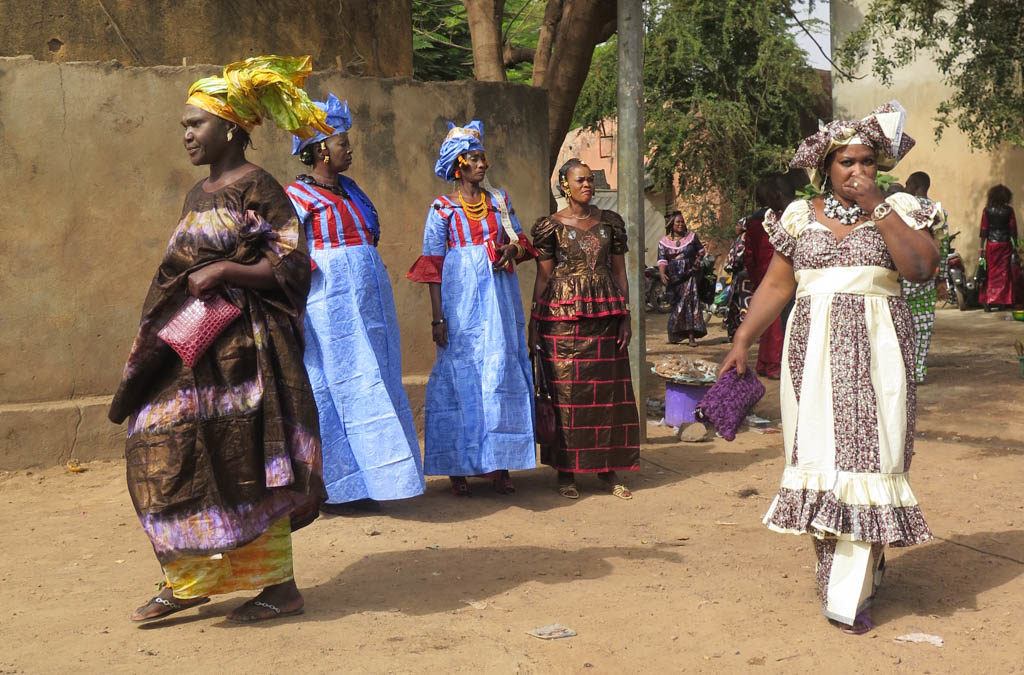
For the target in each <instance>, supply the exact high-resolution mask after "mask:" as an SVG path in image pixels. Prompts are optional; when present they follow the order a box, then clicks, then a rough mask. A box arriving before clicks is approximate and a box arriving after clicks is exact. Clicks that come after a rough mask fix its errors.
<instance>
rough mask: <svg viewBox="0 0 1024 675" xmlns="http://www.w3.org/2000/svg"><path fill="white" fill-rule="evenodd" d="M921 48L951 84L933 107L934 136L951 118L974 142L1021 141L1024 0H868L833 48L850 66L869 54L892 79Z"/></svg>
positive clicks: (876, 69) (875, 68)
mask: <svg viewBox="0 0 1024 675" xmlns="http://www.w3.org/2000/svg"><path fill="white" fill-rule="evenodd" d="M922 51H925V52H927V53H928V55H929V57H930V58H932V59H934V62H935V65H936V67H937V68H938V70H939V73H940V74H941V76H942V79H943V81H944V82H945V83H946V84H947V85H948V86H949V87H950V88H951V89H952V92H951V94H950V96H949V98H947V99H946V100H945V101H943V102H942V103H941V104H940V105H939V108H938V110H937V111H936V117H935V121H936V122H937V123H938V124H937V126H936V128H935V137H936V140H938V139H941V138H942V132H943V131H944V130H945V129H947V128H949V127H950V126H955V127H956V128H958V129H960V131H962V132H963V133H964V134H965V135H966V136H967V138H968V140H969V142H970V144H971V145H972V146H973V147H975V148H981V149H992V148H995V147H996V146H998V145H999V144H1000V143H1004V142H1005V143H1011V144H1013V145H1017V146H1024V85H1022V71H1021V68H1022V64H1024V2H1021V1H1020V0H971V2H965V1H964V0H871V2H870V4H869V5H868V7H867V10H866V12H865V14H864V21H863V22H862V23H861V24H860V26H858V27H857V28H856V29H855V30H854V31H853V32H852V33H850V34H849V35H848V36H847V38H846V39H845V40H844V41H843V43H842V45H841V47H840V48H839V50H838V51H837V54H836V56H837V58H838V60H839V62H840V63H841V64H842V65H843V66H844V67H845V68H846V69H847V70H854V69H856V68H858V67H859V66H860V65H861V64H863V63H864V62H865V61H867V60H868V59H869V54H870V68H871V72H872V73H874V75H875V76H877V77H878V78H880V79H881V80H882V82H883V83H885V84H891V83H892V78H893V74H894V73H895V71H896V70H897V69H899V68H901V67H903V66H906V65H908V64H909V63H911V62H912V61H913V60H914V59H915V58H917V56H918V55H919V53H920V52H922Z"/></svg>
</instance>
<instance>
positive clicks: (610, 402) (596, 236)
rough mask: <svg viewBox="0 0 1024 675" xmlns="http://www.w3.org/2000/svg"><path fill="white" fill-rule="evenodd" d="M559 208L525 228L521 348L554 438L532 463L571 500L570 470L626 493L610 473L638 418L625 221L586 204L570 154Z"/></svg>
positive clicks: (587, 185) (633, 452)
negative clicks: (531, 256)
mask: <svg viewBox="0 0 1024 675" xmlns="http://www.w3.org/2000/svg"><path fill="white" fill-rule="evenodd" d="M559 188H560V189H561V191H562V194H563V195H565V197H566V199H567V200H568V206H567V207H566V208H564V209H562V210H561V211H559V212H558V213H555V214H553V215H552V216H549V217H546V218H541V219H540V220H538V221H537V223H536V224H535V225H534V226H533V233H532V234H533V243H534V247H535V248H536V249H537V252H538V257H537V283H536V286H535V288H534V294H533V300H534V302H533V313H532V316H531V320H530V348H531V350H532V351H533V353H534V355H535V357H536V356H537V355H538V349H539V356H540V359H541V364H540V367H541V368H543V370H544V375H545V377H546V379H547V380H548V382H550V383H551V389H552V396H553V398H554V403H555V409H556V421H557V439H558V440H557V441H556V443H555V444H552V445H543V444H542V445H541V462H543V463H544V464H547V465H549V466H552V467H554V468H555V469H558V482H559V489H558V491H559V493H560V494H561V495H562V496H564V497H567V498H569V499H578V498H579V491H578V490H577V488H576V483H575V476H574V474H577V473H596V474H597V475H598V478H600V479H601V480H602V481H603V482H604V483H605V485H606V486H607V487H608V489H609V490H610V491H611V493H612V494H613V495H615V496H616V497H618V498H620V499H631V498H632V493H630V491H629V489H628V488H626V486H625V485H623V484H622V483H620V482H619V479H618V474H617V473H616V472H617V471H636V470H637V469H638V468H639V465H638V461H639V458H640V445H639V435H640V422H639V417H638V415H637V409H636V401H635V399H634V397H633V384H632V380H631V378H630V372H629V358H628V355H627V352H626V348H627V347H628V346H629V338H630V327H629V286H628V284H627V282H626V263H625V253H626V224H625V223H624V222H623V221H622V217H621V216H620V215H619V214H617V213H615V212H614V211H604V210H601V209H598V208H596V207H594V206H592V205H591V204H590V200H591V197H593V194H594V177H593V175H592V174H591V171H590V168H589V167H588V166H587V165H586V164H583V163H582V162H581V161H580V160H578V159H575V158H574V159H571V160H569V161H568V162H566V163H565V164H564V165H563V166H562V168H561V170H560V171H559Z"/></svg>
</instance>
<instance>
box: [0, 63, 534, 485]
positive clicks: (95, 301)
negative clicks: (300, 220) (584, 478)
mask: <svg viewBox="0 0 1024 675" xmlns="http://www.w3.org/2000/svg"><path fill="white" fill-rule="evenodd" d="M217 69H218V68H217V67H215V66H201V67H188V68H182V67H156V68H126V67H121V66H117V65H111V64H64V65H62V64H56V63H47V62H41V61H37V60H33V59H31V58H28V57H23V58H14V59H10V58H0V185H3V190H4V197H5V198H4V199H3V200H0V223H2V224H3V231H4V235H5V236H4V237H3V238H2V239H0V241H2V243H0V306H2V307H3V314H2V319H0V469H3V468H12V467H21V466H28V465H32V464H45V463H52V462H54V461H55V460H63V459H66V458H68V457H70V456H75V457H78V458H80V459H83V460H84V459H93V458H97V457H117V456H119V455H120V453H121V447H122V441H121V432H120V430H118V429H117V428H115V427H114V426H113V425H111V424H109V423H108V422H107V421H106V405H107V401H108V400H109V395H110V394H112V392H113V390H114V389H115V388H116V386H117V383H118V381H119V378H120V372H121V368H122V366H123V363H124V359H125V357H126V356H127V353H128V348H129V345H130V343H131V340H132V338H133V337H134V332H135V328H136V326H137V322H138V319H139V311H140V308H141V305H142V301H143V298H144V296H145V293H146V290H147V288H148V286H149V282H150V279H151V278H152V275H153V273H154V271H155V269H156V266H157V265H158V263H159V261H160V259H161V257H162V254H163V251H164V248H165V247H166V244H167V238H168V236H169V235H170V233H171V231H172V229H173V228H174V226H175V224H176V222H177V219H178V217H179V215H180V212H181V204H182V201H183V199H184V196H185V193H186V191H187V190H188V189H189V188H190V187H191V186H192V185H194V184H195V182H196V181H198V180H199V179H201V178H203V177H204V175H205V172H206V170H205V169H204V168H202V167H193V166H192V165H191V164H190V163H189V161H188V157H187V156H186V154H185V152H184V149H183V147H182V139H181V127H180V126H179V119H180V115H181V110H182V105H183V101H184V96H185V91H186V89H187V87H188V85H189V84H190V83H191V82H192V81H193V80H195V79H197V78H198V77H201V76H204V75H207V74H209V73H211V72H216V71H217ZM307 84H308V88H309V91H310V93H311V94H313V95H314V97H315V98H323V97H324V96H325V95H326V93H327V92H328V91H332V92H334V93H336V94H337V95H338V96H340V97H342V98H345V99H348V101H349V103H350V106H351V108H352V111H353V116H354V118H355V125H354V126H353V128H352V130H351V132H350V136H351V138H352V142H353V144H354V146H355V162H354V164H353V167H352V168H351V169H350V171H349V175H351V176H352V177H353V178H354V179H355V180H357V181H358V182H359V183H360V185H361V186H362V187H363V188H364V189H365V190H366V192H367V193H368V194H369V195H370V196H371V198H372V199H373V200H374V201H375V203H376V205H377V208H378V210H379V212H380V216H381V221H382V241H381V246H380V252H381V255H382V257H383V258H384V261H385V263H386V264H387V266H388V269H389V271H390V275H391V279H392V283H393V285H394V288H395V300H396V305H397V308H398V314H399V322H400V324H401V326H402V339H403V358H404V371H405V373H406V374H408V375H410V378H409V384H410V385H411V386H413V385H420V386H421V385H422V383H423V382H424V380H425V375H426V374H427V373H428V372H429V369H430V367H431V365H432V364H433V360H434V348H433V345H432V343H431V341H430V325H429V324H430V321H429V320H430V309H429V301H428V300H427V291H426V288H425V287H423V286H421V285H419V284H413V283H411V282H409V281H407V280H406V279H405V272H406V271H407V270H408V268H409V266H410V265H411V264H412V263H413V261H414V260H415V259H416V257H417V256H418V255H419V253H420V250H421V244H422V228H423V221H424V218H425V216H426V214H427V209H428V208H429V204H430V201H431V199H432V198H433V197H434V196H436V195H437V194H440V193H442V192H447V191H449V186H448V185H447V184H446V183H444V182H443V181H441V180H440V179H438V178H436V177H435V176H434V175H433V166H434V161H435V159H436V156H437V155H436V153H437V148H438V146H439V144H440V142H441V140H442V138H443V136H444V134H445V132H446V131H447V129H446V127H445V120H447V119H453V120H458V121H459V122H460V123H461V122H465V121H467V120H469V119H472V118H477V119H481V120H483V121H484V123H485V133H486V136H485V140H486V141H487V143H486V145H487V149H488V158H489V159H490V161H491V163H492V169H491V171H490V172H489V175H490V178H491V180H492V182H493V183H494V184H495V185H500V186H502V187H505V188H506V189H507V190H508V191H509V194H510V196H511V199H512V203H513V205H514V207H515V208H516V211H517V213H518V215H519V218H520V219H521V220H522V222H523V223H524V226H525V227H527V228H528V227H529V226H530V224H532V222H533V220H534V219H536V218H538V217H540V216H541V215H543V214H545V213H546V211H547V206H548V186H547V112H546V111H547V108H546V100H545V94H544V92H543V91H541V90H537V89H533V88H530V87H526V86H522V85H510V84H498V83H479V82H454V83H429V84H428V83H421V82H416V81H412V80H380V79H372V78H347V77H344V76H342V75H339V74H337V73H321V74H316V75H314V76H313V77H312V78H310V80H309V81H308V83H307ZM289 139H290V137H289V136H288V135H287V134H285V133H284V132H282V131H280V130H278V129H276V128H274V127H272V126H270V127H267V126H264V127H262V128H257V129H256V130H255V131H254V132H253V141H254V144H255V149H254V150H252V151H251V152H250V155H249V156H250V159H252V160H253V161H254V162H256V163H257V164H259V165H261V166H263V167H264V168H266V169H267V170H268V171H270V172H271V173H273V174H274V175H275V176H276V177H277V178H278V180H280V181H281V182H282V183H286V182H289V181H291V180H293V178H294V175H295V174H296V173H300V172H302V171H303V170H304V169H305V167H303V166H302V165H301V164H300V163H299V162H298V160H297V159H295V158H293V157H291V155H289V154H288V153H289V152H290V140H289ZM533 276H534V270H533V266H532V265H526V266H523V267H522V268H521V271H520V279H521V284H522V286H523V289H524V292H525V293H529V292H530V290H531V289H532V283H533ZM410 394H411V396H412V397H413V398H414V399H415V398H416V397H417V393H416V392H415V391H412V390H411V391H410Z"/></svg>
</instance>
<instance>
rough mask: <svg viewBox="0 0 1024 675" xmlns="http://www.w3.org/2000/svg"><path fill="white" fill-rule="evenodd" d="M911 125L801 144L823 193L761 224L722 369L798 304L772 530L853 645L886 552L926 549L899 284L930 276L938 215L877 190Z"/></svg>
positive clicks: (804, 162) (908, 328)
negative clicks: (765, 243)
mask: <svg viewBox="0 0 1024 675" xmlns="http://www.w3.org/2000/svg"><path fill="white" fill-rule="evenodd" d="M904 119H905V112H904V111H903V108H902V107H900V105H899V104H898V103H896V102H895V101H894V102H892V103H889V104H886V105H884V106H882V107H881V108H879V109H877V110H876V111H875V112H874V113H872V114H871V115H869V116H868V117H866V118H864V119H862V120H858V121H850V122H847V121H835V122H831V123H829V124H828V125H827V126H825V127H824V128H823V129H822V130H821V131H819V132H818V133H817V134H815V135H814V136H811V137H809V138H807V139H805V140H804V142H803V143H802V144H801V145H800V148H799V149H798V150H797V153H796V156H795V157H794V158H793V160H792V162H791V163H790V166H792V167H794V168H806V169H808V170H809V171H810V174H811V182H812V183H814V184H815V185H816V186H817V187H818V188H820V189H822V190H823V194H822V195H821V196H818V197H815V198H814V199H812V200H809V201H802V200H801V201H795V202H793V203H791V204H790V205H789V207H788V208H787V209H786V210H785V212H784V213H783V214H782V217H781V218H778V219H776V218H774V217H770V218H768V219H767V220H766V222H765V229H766V230H768V231H769V232H770V235H771V241H772V244H773V245H774V246H775V251H776V252H775V256H774V259H773V260H772V262H771V265H770V267H769V270H768V273H767V274H766V276H765V279H764V281H763V282H762V284H761V285H760V286H759V288H758V289H757V292H756V293H755V294H754V298H753V300H752V302H751V307H750V311H749V312H748V314H747V319H746V321H744V322H743V324H742V326H740V328H739V330H738V331H737V333H736V339H735V341H734V345H733V348H732V350H731V351H730V352H729V354H728V356H726V358H725V360H724V361H723V363H722V371H723V372H724V371H725V370H727V369H729V368H733V367H735V368H736V369H737V371H739V372H741V373H742V371H743V370H745V369H746V352H747V349H748V348H749V346H750V345H751V344H752V343H753V342H754V341H755V340H756V339H757V337H758V335H760V333H761V332H763V331H764V329H765V328H767V326H768V325H769V324H771V322H772V321H774V319H775V317H777V316H778V315H779V312H780V311H781V310H782V308H783V306H784V305H785V304H786V302H787V301H788V300H789V298H790V297H791V296H792V294H793V293H794V291H795V293H796V305H795V307H794V309H793V312H792V314H791V316H790V319H789V325H788V328H787V330H786V341H785V347H784V352H783V357H782V362H783V368H782V380H781V383H780V384H781V404H782V424H783V442H784V448H785V454H786V469H785V472H784V473H783V476H782V485H781V489H780V490H779V493H778V496H776V498H775V500H774V501H773V502H772V505H771V506H770V507H769V509H768V513H767V514H766V515H765V518H764V522H765V523H766V524H767V525H768V527H769V528H771V529H772V530H775V531H777V532H785V533H792V534H810V535H811V536H812V537H813V538H814V548H815V551H816V553H817V556H818V564H817V579H818V590H819V594H820V595H821V599H822V604H823V608H824V612H825V616H826V617H828V618H829V619H832V620H833V621H836V622H838V623H839V624H840V625H841V626H842V628H843V630H844V631H846V632H851V633H864V632H867V631H868V630H870V629H871V628H872V627H873V624H872V620H871V612H870V605H871V600H872V598H873V595H874V592H875V589H876V588H877V586H878V584H880V583H881V578H882V573H883V572H884V569H885V557H884V555H883V553H882V552H883V549H884V546H885V545H886V544H889V545H891V546H910V545H913V544H918V543H921V542H924V541H927V540H928V539H930V538H931V532H929V530H928V525H927V524H926V523H925V521H924V518H923V516H922V515H921V510H920V508H919V506H918V504H917V500H916V498H915V497H914V493H913V492H912V491H911V489H910V482H909V470H910V460H911V457H912V455H913V449H914V415H915V404H916V384H915V378H914V328H913V324H912V321H911V317H910V311H909V308H908V306H907V303H906V301H905V300H904V299H903V298H902V297H901V294H900V284H899V276H900V275H902V276H903V277H904V278H906V279H909V280H911V281H921V280H924V279H927V278H928V277H929V276H930V275H931V274H932V273H933V271H934V270H935V266H936V264H937V261H938V250H937V249H936V247H935V244H934V242H933V241H932V239H931V237H930V236H929V234H928V232H927V231H926V230H925V228H926V227H927V226H928V225H929V224H930V223H931V222H932V220H933V218H934V216H935V214H934V210H930V209H928V208H924V207H922V205H921V204H920V202H918V200H917V199H916V198H914V197H912V196H910V195H907V194H902V193H899V194H894V195H891V196H889V197H888V198H886V199H884V200H883V195H882V192H881V191H880V190H879V188H878V186H877V185H876V183H875V176H876V174H877V172H878V170H880V169H881V170H888V169H891V168H892V167H893V166H895V165H896V163H897V162H898V161H899V160H900V159H901V158H902V157H903V156H904V155H905V154H906V153H907V151H909V150H910V148H911V147H912V146H913V144H914V141H913V139H911V138H910V137H909V136H907V135H906V134H904V133H902V131H903V121H904Z"/></svg>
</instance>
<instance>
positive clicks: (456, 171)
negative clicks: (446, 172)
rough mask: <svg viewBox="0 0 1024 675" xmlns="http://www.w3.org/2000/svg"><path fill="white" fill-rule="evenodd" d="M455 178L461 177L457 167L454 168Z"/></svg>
mask: <svg viewBox="0 0 1024 675" xmlns="http://www.w3.org/2000/svg"><path fill="white" fill-rule="evenodd" d="M455 178H462V172H461V171H459V170H458V169H456V170H455Z"/></svg>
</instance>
